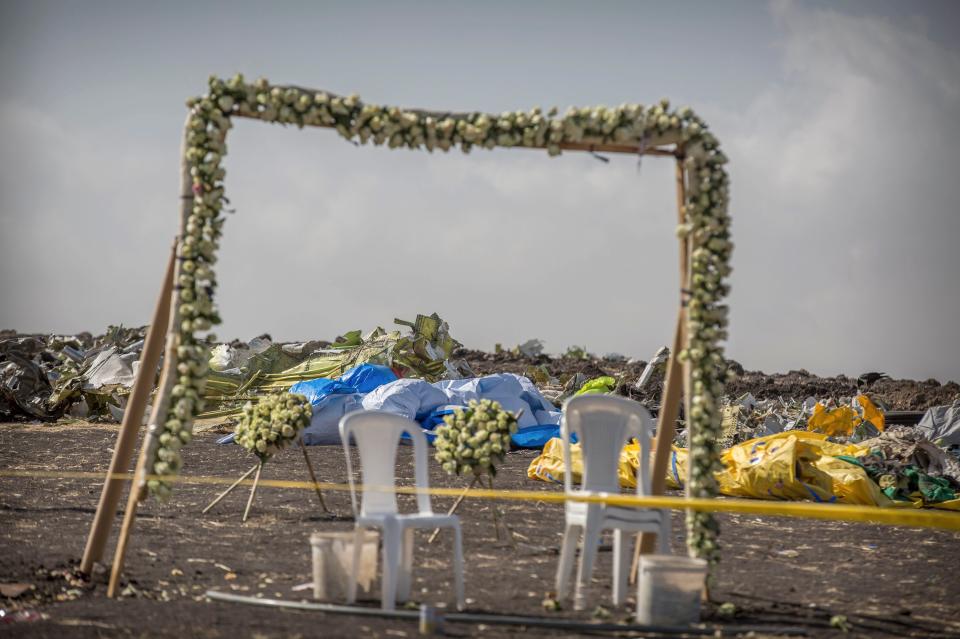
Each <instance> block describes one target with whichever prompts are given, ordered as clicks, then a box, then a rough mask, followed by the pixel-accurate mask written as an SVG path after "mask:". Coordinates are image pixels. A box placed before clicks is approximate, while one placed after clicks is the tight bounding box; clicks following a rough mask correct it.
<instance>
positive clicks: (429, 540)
mask: <svg viewBox="0 0 960 639" xmlns="http://www.w3.org/2000/svg"><path fill="white" fill-rule="evenodd" d="M478 481H480V478H479V477H478V476H476V475H474V476H473V480H472V481H471V482H470V485H469V486H467V487H466V488H464V489H463V492H462V493H460V496H459V497H457V500H456V501H455V502H453V506H451V507H450V510H448V511H447V516H448V517H449V516H450V515H452V514H453V513H455V512H457V508H459V507H460V502H462V501H463V499H464V497H466V496H467V493H468V492H470V489H471V488H473V487H474V486H476V485H477V482H478ZM439 534H440V529H439V528H434V529H433V532H432V533H430V537H428V538H427V543H428V544H432V543H433V540H434V539H436V538H437V535H439Z"/></svg>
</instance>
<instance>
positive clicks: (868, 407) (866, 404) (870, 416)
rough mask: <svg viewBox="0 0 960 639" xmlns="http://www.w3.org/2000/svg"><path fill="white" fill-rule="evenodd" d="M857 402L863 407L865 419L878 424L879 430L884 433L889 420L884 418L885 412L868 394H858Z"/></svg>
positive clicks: (875, 424)
mask: <svg viewBox="0 0 960 639" xmlns="http://www.w3.org/2000/svg"><path fill="white" fill-rule="evenodd" d="M857 403H858V404H860V408H862V409H863V420H864V421H867V422H870V423H871V424H873V425H874V426H876V428H877V430H879V431H880V432H881V433H882V432H883V429H884V428H886V425H887V424H886V421H887V420H886V419H885V418H884V416H883V412H882V411H881V410H880V409H879V408H877V407H876V406H875V405H874V404H873V402H871V401H870V398H869V397H867V396H866V395H857Z"/></svg>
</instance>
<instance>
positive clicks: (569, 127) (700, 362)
mask: <svg viewBox="0 0 960 639" xmlns="http://www.w3.org/2000/svg"><path fill="white" fill-rule="evenodd" d="M187 106H188V107H189V109H190V116H189V119H188V121H187V129H186V133H185V143H186V149H185V158H184V159H185V162H186V165H187V168H188V170H189V176H190V180H191V182H192V188H191V194H192V204H193V206H192V209H191V211H190V214H189V215H186V216H185V219H184V220H183V224H182V227H181V237H180V244H179V247H178V257H179V259H180V260H181V262H180V265H179V267H180V268H179V269H178V277H177V284H178V297H177V299H176V300H175V301H176V303H177V305H176V306H177V310H178V311H179V325H178V326H177V327H176V328H177V331H176V335H175V336H174V338H175V343H176V360H177V362H178V364H177V371H178V372H179V373H180V377H179V380H178V383H177V384H176V385H175V386H173V388H172V390H171V391H170V392H164V393H162V397H161V399H160V401H161V402H165V404H163V405H164V406H165V407H166V411H161V415H163V416H164V419H163V420H161V423H163V427H162V431H163V432H164V433H168V434H169V435H170V437H169V438H167V441H168V444H163V443H162V442H161V443H160V444H159V446H157V447H156V455H154V456H153V458H152V459H151V465H150V466H149V468H151V469H152V470H153V472H154V473H156V474H158V475H168V474H175V473H176V472H177V470H178V469H179V463H171V462H170V461H167V460H164V459H162V458H161V456H160V453H161V452H162V451H164V450H172V448H171V447H170V444H169V442H172V441H173V438H174V437H176V438H177V439H178V440H179V441H180V442H181V443H182V442H184V441H188V440H189V432H190V425H191V424H192V420H193V418H194V416H195V415H196V414H197V412H199V411H200V410H201V406H202V400H201V398H200V397H201V394H202V391H203V382H204V376H205V374H206V361H207V348H208V344H209V343H210V342H211V341H212V340H213V337H212V336H210V335H208V336H206V337H203V336H201V335H198V333H203V332H204V331H207V330H208V329H209V328H210V327H211V326H212V325H214V324H217V323H219V321H220V318H219V316H218V314H217V311H216V308H215V306H214V304H213V293H214V291H215V289H216V279H215V276H214V271H213V266H214V264H215V263H216V252H217V249H218V240H219V238H220V234H221V230H222V226H223V222H224V218H223V215H222V212H223V207H224V204H225V203H226V202H227V200H226V198H225V197H224V190H223V179H224V170H223V168H222V166H221V163H222V160H223V158H224V156H225V155H226V153H227V147H226V143H225V139H226V134H227V131H228V130H229V129H230V127H231V121H230V119H231V117H233V116H242V117H249V118H256V119H260V120H264V121H267V122H275V123H279V124H285V125H290V124H292V125H296V126H298V127H303V126H324V127H330V128H333V129H335V130H336V131H337V132H338V133H339V134H340V135H341V136H343V137H344V138H346V139H347V140H350V141H352V142H355V143H359V144H366V143H373V144H375V145H386V146H388V147H390V148H410V149H425V150H427V151H430V152H432V151H434V150H441V151H449V150H450V149H452V148H454V147H459V148H460V149H461V150H462V151H463V152H465V153H466V152H469V151H470V150H471V149H472V148H474V147H479V148H485V149H493V148H495V147H498V146H499V147H514V146H520V147H532V148H545V149H546V150H547V152H548V153H549V154H550V155H551V156H556V155H559V154H560V153H561V152H562V147H563V146H564V145H570V144H575V145H576V144H579V145H581V148H586V149H589V148H590V146H591V145H594V144H596V145H602V144H619V145H632V146H636V147H637V149H638V151H639V150H642V149H644V148H651V147H656V146H660V145H665V144H676V145H677V147H678V150H679V153H680V154H682V157H683V158H684V168H685V170H686V176H687V184H686V187H687V191H686V205H685V207H684V222H683V223H682V224H680V225H679V227H678V228H677V234H678V236H680V237H681V239H683V238H687V239H688V240H689V242H690V244H689V246H690V266H691V273H692V277H691V281H690V287H689V290H688V291H687V292H686V295H687V296H688V297H687V300H686V301H687V304H688V306H687V309H688V316H687V334H688V336H689V348H688V349H685V350H684V351H683V352H681V353H679V356H680V357H681V358H682V359H683V360H684V361H689V362H690V364H691V377H692V402H691V406H692V408H691V410H690V415H689V416H688V420H687V421H688V429H689V433H690V442H691V453H690V460H691V470H690V478H689V485H690V491H691V494H692V495H693V496H697V497H701V496H712V495H715V494H717V485H716V480H715V478H714V475H713V474H714V472H715V471H717V470H718V469H719V466H720V462H719V459H720V455H719V450H718V448H717V440H718V435H719V426H720V412H719V411H720V408H719V405H718V402H719V398H720V396H721V395H722V393H723V381H724V380H723V376H722V372H721V371H722V369H721V365H722V363H723V347H722V345H721V342H722V341H723V340H724V339H726V326H727V307H726V306H725V305H724V304H722V300H723V298H724V297H725V296H726V295H727V293H728V291H729V287H728V285H727V284H726V279H727V277H728V276H729V274H730V255H731V252H732V249H733V244H732V243H731V242H730V217H729V215H728V213H727V205H728V199H729V190H728V189H729V180H728V177H727V173H726V170H725V169H724V165H725V164H726V162H727V158H726V156H725V155H724V154H723V152H722V151H721V150H720V148H719V143H718V142H717V139H716V138H715V137H714V136H713V134H712V133H711V132H710V131H709V130H708V129H707V125H706V124H705V123H704V122H703V120H701V119H700V118H699V117H698V116H697V115H696V114H695V113H694V112H693V111H692V110H691V109H690V108H688V107H681V108H677V109H672V108H671V107H670V103H669V102H668V101H667V100H661V101H660V102H659V103H657V104H653V105H650V106H643V105H639V104H624V105H620V106H617V107H612V108H606V107H583V108H570V109H569V110H567V111H566V113H564V114H563V115H562V116H558V115H557V113H556V111H555V110H550V111H549V112H547V113H544V112H543V111H542V110H541V109H539V108H534V109H531V110H529V111H508V112H504V113H501V114H499V115H494V114H487V113H479V112H473V113H442V112H430V111H420V110H405V109H401V108H398V107H384V106H378V105H375V104H367V103H364V102H362V101H361V100H360V98H359V97H358V96H356V95H351V96H347V97H342V96H338V95H334V94H331V93H327V92H324V91H313V90H307V89H302V88H298V87H292V86H274V85H271V84H270V83H269V82H268V81H267V80H266V79H262V78H261V79H258V80H257V81H255V82H253V83H248V82H246V81H245V80H244V78H243V76H242V75H237V76H234V77H233V78H231V79H229V80H223V79H220V78H216V77H212V78H210V82H209V92H208V93H207V94H206V95H204V96H201V97H197V98H191V99H190V100H188V102H187ZM583 145H587V146H583ZM187 197H190V196H187ZM161 439H162V436H161ZM175 446H176V444H174V445H173V447H175ZM174 452H176V451H174ZM164 455H165V456H169V455H168V454H164ZM163 463H165V464H166V465H161V464H163ZM161 471H163V472H161ZM160 486H164V483H163V482H152V483H151V485H150V487H151V489H152V490H153V492H154V493H156V494H162V489H160V488H159V487H160ZM687 523H688V537H687V539H688V545H689V547H690V550H691V552H692V553H694V554H697V555H700V556H704V557H707V558H709V559H716V557H717V556H718V547H717V542H716V537H717V527H716V522H715V520H714V519H713V517H712V516H711V515H709V514H707V513H695V514H693V515H690V516H688V521H687Z"/></svg>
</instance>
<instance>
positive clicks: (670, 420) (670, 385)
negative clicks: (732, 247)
mask: <svg viewBox="0 0 960 639" xmlns="http://www.w3.org/2000/svg"><path fill="white" fill-rule="evenodd" d="M684 180H685V172H684V168H683V160H682V159H680V158H679V157H678V158H677V168H676V187H677V223H678V224H683V223H684V221H685V216H684V206H685V205H686V201H687V195H686V185H685V183H684ZM680 287H681V288H682V289H683V290H690V241H689V239H688V238H686V237H685V238H683V239H681V240H680ZM686 325H687V308H686V296H685V294H684V293H683V292H682V291H681V294H680V309H679V311H678V312H677V324H676V328H675V329H674V334H673V347H672V348H671V350H670V358H669V360H667V374H666V378H665V383H664V387H663V395H662V396H661V400H660V414H659V416H658V419H657V447H656V451H655V453H654V457H653V469H652V470H651V472H652V473H653V477H652V480H651V486H650V492H651V494H653V495H662V494H663V491H664V488H666V473H667V461H668V460H669V459H670V456H671V454H672V446H673V436H674V435H675V434H676V428H677V415H678V413H679V411H680V401H681V397H680V395H681V393H680V391H681V389H683V391H684V395H685V397H684V400H683V401H684V406H685V410H686V411H687V412H686V413H685V415H689V403H690V367H689V365H688V364H684V363H681V362H680V360H679V353H680V351H681V350H683V349H685V348H686V347H687V344H688V343H689V335H687V326H686ZM687 419H689V417H687ZM655 541H656V536H655V535H653V534H652V533H640V534H639V535H638V539H637V544H636V545H635V546H634V554H633V566H632V568H631V570H630V580H631V582H632V581H635V580H636V575H637V569H638V568H639V565H640V555H641V554H649V553H650V552H652V551H653V549H654V543H655Z"/></svg>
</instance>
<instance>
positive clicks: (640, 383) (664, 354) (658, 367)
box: [633, 346, 670, 391]
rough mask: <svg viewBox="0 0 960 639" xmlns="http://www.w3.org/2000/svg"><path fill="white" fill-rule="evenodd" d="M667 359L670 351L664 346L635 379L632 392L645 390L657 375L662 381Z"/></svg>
mask: <svg viewBox="0 0 960 639" xmlns="http://www.w3.org/2000/svg"><path fill="white" fill-rule="evenodd" d="M668 359H670V349H669V348H667V347H666V346H662V347H660V350H658V351H657V352H656V353H655V354H654V356H653V357H652V358H651V359H650V361H649V362H647V366H646V367H645V368H644V369H643V372H642V373H640V377H639V378H637V381H636V383H635V384H634V385H633V390H635V391H642V390H643V389H645V388H646V387H647V386H648V385H649V384H650V382H651V380H652V379H653V378H654V375H655V374H658V375H659V377H660V378H661V379H662V378H663V376H664V374H665V371H666V366H667V360H668Z"/></svg>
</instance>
